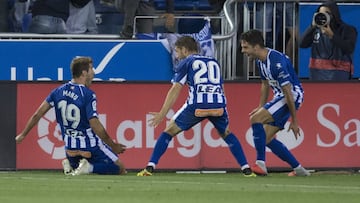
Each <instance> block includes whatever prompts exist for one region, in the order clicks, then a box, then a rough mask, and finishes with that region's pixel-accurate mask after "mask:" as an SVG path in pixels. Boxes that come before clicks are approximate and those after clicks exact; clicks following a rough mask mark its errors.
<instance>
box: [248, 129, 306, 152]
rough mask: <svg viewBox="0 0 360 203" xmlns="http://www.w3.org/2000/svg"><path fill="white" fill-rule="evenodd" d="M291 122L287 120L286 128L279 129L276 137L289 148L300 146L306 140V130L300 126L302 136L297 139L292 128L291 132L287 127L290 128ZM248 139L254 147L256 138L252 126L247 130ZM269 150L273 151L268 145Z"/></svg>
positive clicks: (267, 149)
mask: <svg viewBox="0 0 360 203" xmlns="http://www.w3.org/2000/svg"><path fill="white" fill-rule="evenodd" d="M289 125H290V122H286V124H285V127H284V130H281V131H279V132H278V133H276V139H278V140H279V141H280V142H282V143H283V144H284V145H285V146H286V147H287V148H288V149H289V150H291V149H295V148H296V147H298V146H299V145H300V144H301V143H302V142H303V141H304V132H303V131H302V129H301V128H300V136H299V137H298V139H295V136H294V133H293V132H292V131H291V130H290V131H289V132H288V131H287V129H289ZM245 138H246V141H247V143H249V144H250V145H251V146H252V147H254V140H253V131H252V129H251V128H249V129H248V130H247V131H246V136H245ZM266 151H267V152H271V150H270V149H269V148H267V147H266Z"/></svg>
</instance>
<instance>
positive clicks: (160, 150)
mask: <svg viewBox="0 0 360 203" xmlns="http://www.w3.org/2000/svg"><path fill="white" fill-rule="evenodd" d="M171 139H172V136H171V135H170V134H168V133H166V132H163V133H161V135H160V137H159V139H158V140H157V141H156V144H155V147H154V151H153V153H152V155H151V157H150V161H149V164H148V166H147V167H146V168H145V169H143V170H141V171H140V172H139V173H137V176H151V175H152V173H153V172H154V169H155V165H156V164H157V163H158V162H159V159H160V158H161V156H162V155H163V154H164V153H165V151H166V150H167V148H168V146H169V143H170V141H171Z"/></svg>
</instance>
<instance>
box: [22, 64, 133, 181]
mask: <svg viewBox="0 0 360 203" xmlns="http://www.w3.org/2000/svg"><path fill="white" fill-rule="evenodd" d="M71 73H72V80H71V81H69V82H68V83H66V84H63V85H61V86H59V87H58V88H56V89H54V90H53V91H52V92H51V93H50V94H49V95H48V97H47V98H46V100H45V101H43V102H42V104H41V105H40V107H39V108H38V109H37V111H36V112H35V113H34V114H33V116H32V117H31V118H30V119H29V120H28V122H27V124H26V126H25V128H24V130H23V131H22V132H21V133H20V134H19V135H17V136H16V138H15V139H16V142H17V143H21V142H22V141H23V139H24V138H25V137H26V135H27V134H28V133H29V131H30V130H31V129H32V128H33V127H34V126H35V125H36V124H37V123H38V122H39V120H40V118H41V117H42V116H44V115H45V113H46V112H48V111H49V110H50V109H51V108H52V107H54V108H55V113H56V121H57V122H58V124H59V125H60V129H61V134H62V138H63V141H64V143H65V151H66V157H67V159H64V160H63V162H62V164H63V167H64V173H65V174H66V175H70V174H71V175H80V174H88V173H96V174H125V173H126V171H125V167H124V164H123V163H122V162H121V161H120V160H119V159H118V156H117V154H119V153H123V152H124V151H125V145H122V144H119V143H114V141H113V140H112V139H111V138H110V137H109V135H108V133H107V132H106V130H105V128H104V127H103V125H102V124H101V123H100V121H99V119H98V113H97V110H96V95H95V93H94V92H93V91H92V90H91V89H89V86H90V85H91V82H92V80H93V78H94V70H93V62H92V59H91V58H89V57H76V58H74V59H73V60H72V62H71Z"/></svg>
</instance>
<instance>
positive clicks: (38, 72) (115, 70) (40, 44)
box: [0, 40, 173, 81]
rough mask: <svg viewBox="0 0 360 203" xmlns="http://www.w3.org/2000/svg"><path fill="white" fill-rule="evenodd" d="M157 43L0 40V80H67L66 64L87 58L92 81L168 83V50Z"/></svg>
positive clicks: (170, 69)
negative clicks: (91, 64) (89, 62)
mask: <svg viewBox="0 0 360 203" xmlns="http://www.w3.org/2000/svg"><path fill="white" fill-rule="evenodd" d="M163 43H164V42H163V41H160V40H146V41H139V40H137V41H131V40H128V41H120V40H0V80H17V81H33V80H34V81H35V80H53V81H63V80H65V81H66V80H70V79H71V72H70V62H71V60H72V59H73V58H74V57H75V56H90V57H92V58H93V61H94V68H95V79H96V80H103V81H109V80H113V81H122V80H126V81H169V80H171V77H172V75H173V68H172V59H171V55H170V53H169V50H168V49H167V48H166V47H165V46H164V44H163Z"/></svg>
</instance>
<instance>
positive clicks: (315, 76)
mask: <svg viewBox="0 0 360 203" xmlns="http://www.w3.org/2000/svg"><path fill="white" fill-rule="evenodd" d="M356 38H357V31H356V28H355V27H353V26H351V25H348V24H346V23H344V22H343V21H342V19H341V17H340V12H339V8H338V6H337V4H336V2H335V1H327V2H325V3H323V4H322V5H320V6H319V8H318V9H317V11H316V13H315V14H314V16H313V21H312V24H311V26H309V28H307V29H306V31H305V32H304V33H303V35H302V37H301V39H300V47H301V48H308V47H311V57H310V62H309V68H310V79H311V80H338V81H339V80H349V79H351V74H352V73H353V71H354V70H353V69H354V65H353V62H352V61H353V53H354V50H355V44H356Z"/></svg>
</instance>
